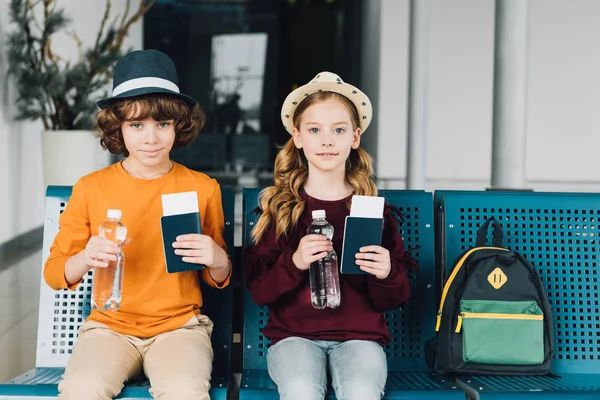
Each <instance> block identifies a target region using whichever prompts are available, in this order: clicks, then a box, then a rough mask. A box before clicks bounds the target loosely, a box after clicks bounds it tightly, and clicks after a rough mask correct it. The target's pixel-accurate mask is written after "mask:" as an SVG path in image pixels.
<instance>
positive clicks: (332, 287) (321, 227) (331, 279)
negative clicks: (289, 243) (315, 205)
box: [307, 210, 341, 310]
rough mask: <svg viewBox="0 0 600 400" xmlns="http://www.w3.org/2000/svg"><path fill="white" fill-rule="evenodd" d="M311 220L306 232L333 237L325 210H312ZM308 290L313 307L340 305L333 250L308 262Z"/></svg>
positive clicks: (328, 237)
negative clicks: (320, 257) (312, 261)
mask: <svg viewBox="0 0 600 400" xmlns="http://www.w3.org/2000/svg"><path fill="white" fill-rule="evenodd" d="M312 217H313V221H312V224H311V225H310V226H309V227H308V230H307V233H308V234H317V235H325V237H326V238H327V239H329V240H332V239H333V226H331V224H330V223H329V222H327V220H326V219H325V217H326V215H325V210H315V211H313V212H312ZM309 272H310V292H311V302H312V305H313V307H314V308H316V309H319V310H322V309H324V308H325V307H330V308H336V307H338V306H339V305H340V300H341V293H340V277H339V275H338V260H337V255H336V253H335V250H331V251H330V252H328V253H327V255H326V256H325V257H324V258H322V259H320V260H317V261H315V262H314V263H312V264H310V270H309Z"/></svg>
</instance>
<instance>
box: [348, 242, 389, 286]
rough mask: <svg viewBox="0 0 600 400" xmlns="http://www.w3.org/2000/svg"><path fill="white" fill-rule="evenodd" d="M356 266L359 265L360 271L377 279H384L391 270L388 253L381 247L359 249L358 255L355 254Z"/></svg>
mask: <svg viewBox="0 0 600 400" xmlns="http://www.w3.org/2000/svg"><path fill="white" fill-rule="evenodd" d="M356 265H360V269H361V270H363V271H365V272H367V273H369V274H371V275H375V276H376V277H377V278H378V279H385V278H387V277H388V275H389V274H390V271H391V270H392V263H391V261H390V252H389V251H388V249H386V248H385V247H381V246H365V247H361V248H360V253H357V254H356Z"/></svg>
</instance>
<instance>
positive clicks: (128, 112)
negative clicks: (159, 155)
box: [94, 94, 206, 157]
mask: <svg viewBox="0 0 600 400" xmlns="http://www.w3.org/2000/svg"><path fill="white" fill-rule="evenodd" d="M147 118H152V119H154V120H155V121H169V120H173V121H174V123H173V125H174V127H175V142H174V144H173V148H172V150H176V149H178V148H181V147H185V146H187V145H188V144H190V143H191V142H193V141H194V139H196V136H198V133H199V132H200V129H202V127H203V126H204V122H205V121H206V117H205V115H204V113H203V112H202V110H201V109H200V106H198V105H196V106H194V107H190V106H189V105H188V104H187V103H186V102H185V101H183V100H181V99H179V98H177V97H175V96H169V95H164V94H156V95H155V94H152V95H144V96H139V97H131V98H127V99H123V100H119V101H115V102H114V103H113V104H111V105H109V106H108V107H106V108H104V109H102V110H100V111H98V114H97V115H96V121H95V124H94V130H95V131H96V132H98V133H97V135H98V136H99V137H100V144H101V145H102V148H103V149H105V150H108V151H110V152H111V153H112V154H117V155H119V154H123V155H124V156H125V157H128V156H129V151H128V150H127V148H126V147H125V141H124V140H123V132H122V131H121V126H122V124H123V122H125V121H134V120H140V121H141V120H145V119H147Z"/></svg>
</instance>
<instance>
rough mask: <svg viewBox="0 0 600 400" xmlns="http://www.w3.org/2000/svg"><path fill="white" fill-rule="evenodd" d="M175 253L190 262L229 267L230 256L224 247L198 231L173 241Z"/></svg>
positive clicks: (209, 266)
mask: <svg viewBox="0 0 600 400" xmlns="http://www.w3.org/2000/svg"><path fill="white" fill-rule="evenodd" d="M173 247H174V248H175V254H177V255H180V256H183V261H184V262H187V263H190V264H204V265H206V266H207V267H208V268H226V267H229V258H228V257H227V253H225V250H223V248H222V247H220V246H218V245H217V244H216V243H215V241H214V240H213V239H212V238H211V237H210V236H206V235H200V234H197V233H193V234H189V235H181V236H178V237H177V241H176V242H174V243H173Z"/></svg>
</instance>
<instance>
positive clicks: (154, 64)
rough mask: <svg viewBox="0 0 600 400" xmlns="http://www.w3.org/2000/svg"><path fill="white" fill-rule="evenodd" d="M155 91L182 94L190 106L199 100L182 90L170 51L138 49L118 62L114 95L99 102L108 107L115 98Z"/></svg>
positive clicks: (179, 95) (101, 105)
mask: <svg viewBox="0 0 600 400" xmlns="http://www.w3.org/2000/svg"><path fill="white" fill-rule="evenodd" d="M155 93H164V94H169V95H173V96H175V97H179V98H180V99H182V100H184V101H185V102H186V103H187V104H188V105H190V106H191V107H194V106H195V105H196V104H197V102H196V100H194V99H193V98H191V97H190V96H187V95H185V94H182V93H180V92H179V86H178V80H177V71H176V69H175V64H174V63H173V60H171V59H170V58H169V56H168V55H166V54H165V53H162V52H160V51H158V50H136V51H132V52H131V53H129V54H127V55H126V56H124V57H123V58H121V59H120V60H119V61H118V62H117V64H116V65H115V73H114V77H113V91H112V97H109V98H107V99H103V100H100V101H98V102H97V103H96V104H97V105H98V107H100V108H105V107H107V106H109V105H110V104H111V103H112V102H114V101H115V100H119V99H126V98H130V97H135V96H142V95H145V94H155Z"/></svg>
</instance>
